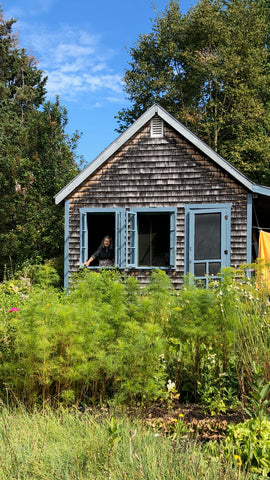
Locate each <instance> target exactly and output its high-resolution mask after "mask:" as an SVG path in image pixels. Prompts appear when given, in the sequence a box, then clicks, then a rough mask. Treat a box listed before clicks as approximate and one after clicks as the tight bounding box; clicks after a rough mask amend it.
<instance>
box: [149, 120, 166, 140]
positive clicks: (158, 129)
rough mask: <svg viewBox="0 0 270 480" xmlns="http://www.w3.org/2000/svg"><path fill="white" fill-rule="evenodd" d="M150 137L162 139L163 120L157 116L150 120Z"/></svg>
mask: <svg viewBox="0 0 270 480" xmlns="http://www.w3.org/2000/svg"><path fill="white" fill-rule="evenodd" d="M151 137H155V138H158V137H163V120H162V118H160V117H159V116H158V115H155V116H154V117H153V118H152V120H151Z"/></svg>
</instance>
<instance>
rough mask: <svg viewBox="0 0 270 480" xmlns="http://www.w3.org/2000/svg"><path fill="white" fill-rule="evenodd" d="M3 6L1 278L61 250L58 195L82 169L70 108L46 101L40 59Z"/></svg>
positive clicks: (0, 26)
mask: <svg viewBox="0 0 270 480" xmlns="http://www.w3.org/2000/svg"><path fill="white" fill-rule="evenodd" d="M14 23H15V20H14V19H10V20H5V18H4V15H3V10H2V8H1V7H0V250H1V256H0V280H2V279H3V278H4V277H5V275H6V273H10V272H11V273H12V272H13V271H16V270H17V269H18V268H19V267H21V266H22V264H26V263H27V262H29V261H30V262H32V263H33V262H37V261H43V260H46V259H49V258H53V257H56V256H59V255H61V254H62V252H63V241H62V239H63V230H64V227H63V222H64V220H63V218H64V214H63V208H61V207H60V208H59V207H57V206H56V205H55V204H54V198H53V197H54V195H55V194H56V193H57V192H58V191H59V190H60V189H61V188H62V187H63V186H64V185H65V184H66V183H67V182H69V181H70V180H71V179H72V178H73V177H74V176H75V174H76V173H77V172H78V165H77V163H76V155H75V149H76V143H77V140H78V138H79V137H78V134H77V133H75V134H74V136H73V137H72V138H70V137H68V135H67V134H66V133H65V127H66V124H67V112H66V109H65V108H64V107H62V106H61V105H60V103H59V100H58V99H56V101H55V103H52V102H47V101H45V96H46V82H47V78H46V77H45V76H44V73H43V72H42V70H40V69H39V68H38V66H37V63H38V62H37V60H36V59H35V58H34V57H33V56H31V55H28V54H27V52H26V51H25V49H24V48H21V47H20V46H19V40H18V38H17V36H16V35H14V34H13V33H12V29H13V25H14Z"/></svg>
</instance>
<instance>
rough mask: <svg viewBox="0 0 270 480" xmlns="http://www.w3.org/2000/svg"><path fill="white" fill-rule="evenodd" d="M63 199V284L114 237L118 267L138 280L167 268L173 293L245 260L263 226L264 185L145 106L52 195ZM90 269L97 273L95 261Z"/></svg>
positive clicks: (267, 221) (267, 209) (267, 212)
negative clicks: (186, 281)
mask: <svg viewBox="0 0 270 480" xmlns="http://www.w3.org/2000/svg"><path fill="white" fill-rule="evenodd" d="M55 202H56V203H57V204H59V203H60V202H65V285H66V286H67V284H68V279H69V277H70V275H71V274H72V273H73V272H75V271H77V270H78V268H80V267H81V266H82V265H83V263H84V262H85V261H86V260H87V259H88V258H89V257H90V256H91V254H92V253H93V252H94V251H95V250H96V249H97V247H98V246H99V244H100V242H101V240H102V238H103V237H104V236H105V235H110V236H111V237H112V238H113V239H114V248H115V264H116V266H117V267H118V268H119V269H123V270H125V271H126V273H130V274H132V275H137V276H138V278H139V279H140V281H142V282H143V283H144V282H146V281H147V278H148V277H149V274H150V273H151V270H152V269H153V268H161V269H164V270H166V272H167V273H168V275H169V276H170V277H171V278H172V280H173V284H174V286H175V288H179V287H180V286H181V284H182V281H183V276H184V275H185V274H186V273H187V272H191V273H192V274H194V275H195V276H196V277H197V278H198V279H200V280H201V281H202V282H205V284H207V283H208V278H209V277H213V278H215V277H216V276H217V274H218V272H219V271H220V269H221V268H222V267H225V266H230V265H231V266H237V265H240V264H242V263H245V262H247V263H250V262H251V261H252V259H253V257H254V256H256V253H254V254H253V255H252V245H253V243H254V242H255V243H256V240H257V238H258V231H259V228H269V227H270V188H268V187H263V186H259V185H257V184H255V183H254V182H252V181H250V180H249V179H248V178H247V177H245V176H244V175H243V174H242V173H241V172H239V171H238V170H237V169H236V168H234V167H233V166H232V165H231V164H230V163H228V162H227V161H226V160H225V159H224V158H222V157H220V156H219V155H218V154H217V153H216V152H215V151H213V150H212V149H211V148H210V147H209V146H208V145H206V144H205V143H204V142H202V141H201V140H200V139H199V138H198V137H196V136H195V135H194V134H193V133H192V132H191V131H190V130H188V129H187V128H186V127H184V126H183V125H182V124H181V123H180V122H178V121H177V120H176V119H175V118H174V117H172V116H171V115H170V114H169V113H168V112H166V111H165V110H164V109H163V108H162V107H160V106H159V105H153V106H152V107H151V108H149V109H148V110H147V111H146V112H145V113H144V114H143V115H142V116H141V117H140V118H139V119H138V120H137V121H135V122H134V124H133V125H132V126H131V127H129V128H128V129H127V130H126V131H125V132H124V133H122V134H121V135H120V136H119V137H118V138H117V139H116V140H115V141H114V142H113V143H112V144H111V145H109V147H107V148H106V149H105V150H104V151H103V152H102V153H101V154H100V155H99V156H98V157H97V158H96V159H95V160H94V161H93V162H92V163H90V164H89V165H88V166H87V167H86V168H85V169H84V170H83V171H82V172H80V173H79V174H78V175H77V176H76V177H75V178H74V180H72V181H71V182H70V183H69V184H68V185H66V186H65V187H64V188H63V189H62V190H61V191H60V192H59V193H57V195H56V196H55ZM91 265H93V266H90V267H88V268H89V269H92V268H93V269H96V268H98V267H97V266H96V265H94V264H91Z"/></svg>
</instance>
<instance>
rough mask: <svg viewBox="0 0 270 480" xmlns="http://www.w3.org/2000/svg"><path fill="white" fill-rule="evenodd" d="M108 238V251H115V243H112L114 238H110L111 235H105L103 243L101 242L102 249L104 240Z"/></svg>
mask: <svg viewBox="0 0 270 480" xmlns="http://www.w3.org/2000/svg"><path fill="white" fill-rule="evenodd" d="M106 238H107V239H108V240H110V245H109V246H108V249H109V250H113V241H112V237H110V235H105V237H103V240H102V242H101V247H104V240H105V239H106Z"/></svg>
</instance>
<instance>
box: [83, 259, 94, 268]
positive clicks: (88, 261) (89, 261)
mask: <svg viewBox="0 0 270 480" xmlns="http://www.w3.org/2000/svg"><path fill="white" fill-rule="evenodd" d="M93 260H94V259H93V257H90V258H89V260H87V262H85V263H84V266H85V267H89V265H90V263H91V262H92V261H93Z"/></svg>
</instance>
